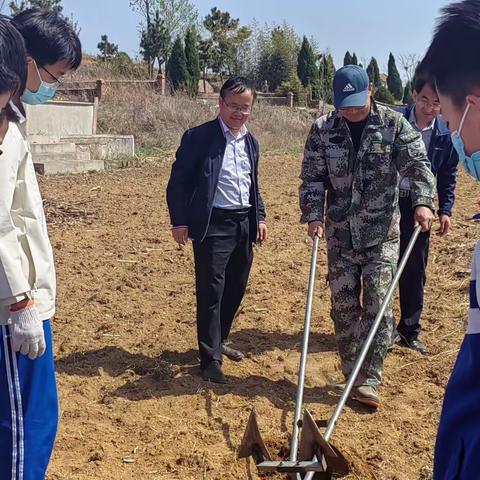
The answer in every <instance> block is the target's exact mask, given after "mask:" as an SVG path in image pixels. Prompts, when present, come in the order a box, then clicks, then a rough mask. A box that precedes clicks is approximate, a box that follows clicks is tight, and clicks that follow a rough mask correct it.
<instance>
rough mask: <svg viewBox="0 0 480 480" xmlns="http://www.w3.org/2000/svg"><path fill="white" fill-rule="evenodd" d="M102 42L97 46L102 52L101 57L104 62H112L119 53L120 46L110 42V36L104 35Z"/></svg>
mask: <svg viewBox="0 0 480 480" xmlns="http://www.w3.org/2000/svg"><path fill="white" fill-rule="evenodd" d="M100 39H101V41H100V42H99V43H98V44H97V48H98V49H99V50H100V57H101V58H102V59H103V61H104V62H107V60H111V59H112V58H113V57H114V56H115V55H117V53H118V45H116V44H115V43H111V42H109V41H108V35H102V36H101V37H100Z"/></svg>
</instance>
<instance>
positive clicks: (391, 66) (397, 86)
mask: <svg viewBox="0 0 480 480" xmlns="http://www.w3.org/2000/svg"><path fill="white" fill-rule="evenodd" d="M387 86H388V90H390V93H391V94H392V95H393V97H394V98H395V100H402V98H403V87H402V79H401V78H400V74H399V73H398V69H397V65H396V64H395V57H394V56H393V54H392V53H390V56H389V57H388V79H387Z"/></svg>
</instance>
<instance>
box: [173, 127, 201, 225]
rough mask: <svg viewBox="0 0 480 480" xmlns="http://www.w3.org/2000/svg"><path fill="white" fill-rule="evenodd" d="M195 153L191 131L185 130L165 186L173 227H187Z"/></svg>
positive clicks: (195, 159)
mask: <svg viewBox="0 0 480 480" xmlns="http://www.w3.org/2000/svg"><path fill="white" fill-rule="evenodd" d="M196 153H197V149H196V148H195V145H194V140H193V135H192V131H191V130H187V131H186V132H185V133H184V134H183V137H182V141H181V142H180V146H179V147H178V150H177V153H176V154H175V162H174V163H173V165H172V173H171V175H170V180H169V182H168V185H167V204H168V210H169V213H170V221H171V223H172V226H173V227H178V226H187V225H188V213H187V212H188V209H187V205H188V201H189V199H190V198H191V196H192V193H193V180H194V175H195V171H196V164H197V160H198V158H197V156H196Z"/></svg>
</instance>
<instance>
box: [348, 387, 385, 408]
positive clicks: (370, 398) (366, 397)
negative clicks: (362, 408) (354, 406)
mask: <svg viewBox="0 0 480 480" xmlns="http://www.w3.org/2000/svg"><path fill="white" fill-rule="evenodd" d="M350 398H352V399H353V400H356V401H357V402H359V403H361V404H363V405H367V406H368V407H372V408H374V409H375V410H376V409H377V408H378V407H379V405H380V397H379V395H378V390H377V387H376V386H373V385H360V386H358V387H354V388H353V389H352V393H351V394H350Z"/></svg>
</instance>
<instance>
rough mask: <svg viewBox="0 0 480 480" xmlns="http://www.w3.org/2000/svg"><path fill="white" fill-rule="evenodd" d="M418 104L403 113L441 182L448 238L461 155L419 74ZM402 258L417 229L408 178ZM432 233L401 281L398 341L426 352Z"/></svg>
mask: <svg viewBox="0 0 480 480" xmlns="http://www.w3.org/2000/svg"><path fill="white" fill-rule="evenodd" d="M413 96H414V100H415V103H414V104H413V105H411V106H409V107H407V108H403V109H402V110H401V111H402V113H403V114H404V115H405V118H406V119H407V120H408V121H409V122H410V123H411V124H412V126H413V127H414V128H415V129H416V130H418V131H419V132H420V133H421V134H422V138H423V142H424V143H425V148H426V150H427V154H428V158H429V160H430V165H431V169H432V172H433V174H434V175H435V177H436V180H437V193H438V212H437V213H438V218H439V221H440V227H439V229H438V232H437V234H438V235H439V236H444V235H446V234H447V233H448V231H449V229H450V224H451V220H450V217H451V215H452V208H453V203H454V201H455V185H456V180H457V164H458V155H457V153H456V151H455V149H454V148H453V145H452V140H451V138H450V131H449V129H448V126H447V123H446V122H445V120H444V119H443V118H442V116H441V115H440V101H439V99H438V95H437V92H436V90H435V85H434V84H433V83H432V81H431V80H430V79H428V78H426V77H425V76H422V75H418V74H417V75H416V80H415V82H414V85H413ZM399 194H400V198H399V206H400V214H401V219H400V258H401V256H402V255H403V253H404V251H405V249H406V248H407V245H408V242H409V240H410V237H411V236H412V233H413V230H414V224H413V222H412V220H411V218H412V217H411V216H412V212H413V206H412V200H411V196H410V183H409V179H408V178H402V179H401V180H400V192H399ZM429 239H430V232H429V231H428V232H422V233H421V234H420V236H419V237H418V239H417V241H416V243H415V246H414V248H413V251H412V253H411V255H410V258H409V259H408V262H407V264H406V266H405V270H404V271H403V274H402V277H401V278H400V285H399V286H400V311H401V317H400V322H399V324H398V326H397V332H398V333H399V335H400V337H399V338H397V339H396V340H397V341H398V342H399V343H401V344H402V345H404V346H406V347H409V348H411V349H413V350H417V351H419V352H420V353H426V347H425V345H424V343H423V342H422V341H421V340H420V339H419V333H420V330H421V327H420V316H421V314H422V309H423V296H424V288H425V280H426V275H425V271H426V268H427V260H428V247H429Z"/></svg>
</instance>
